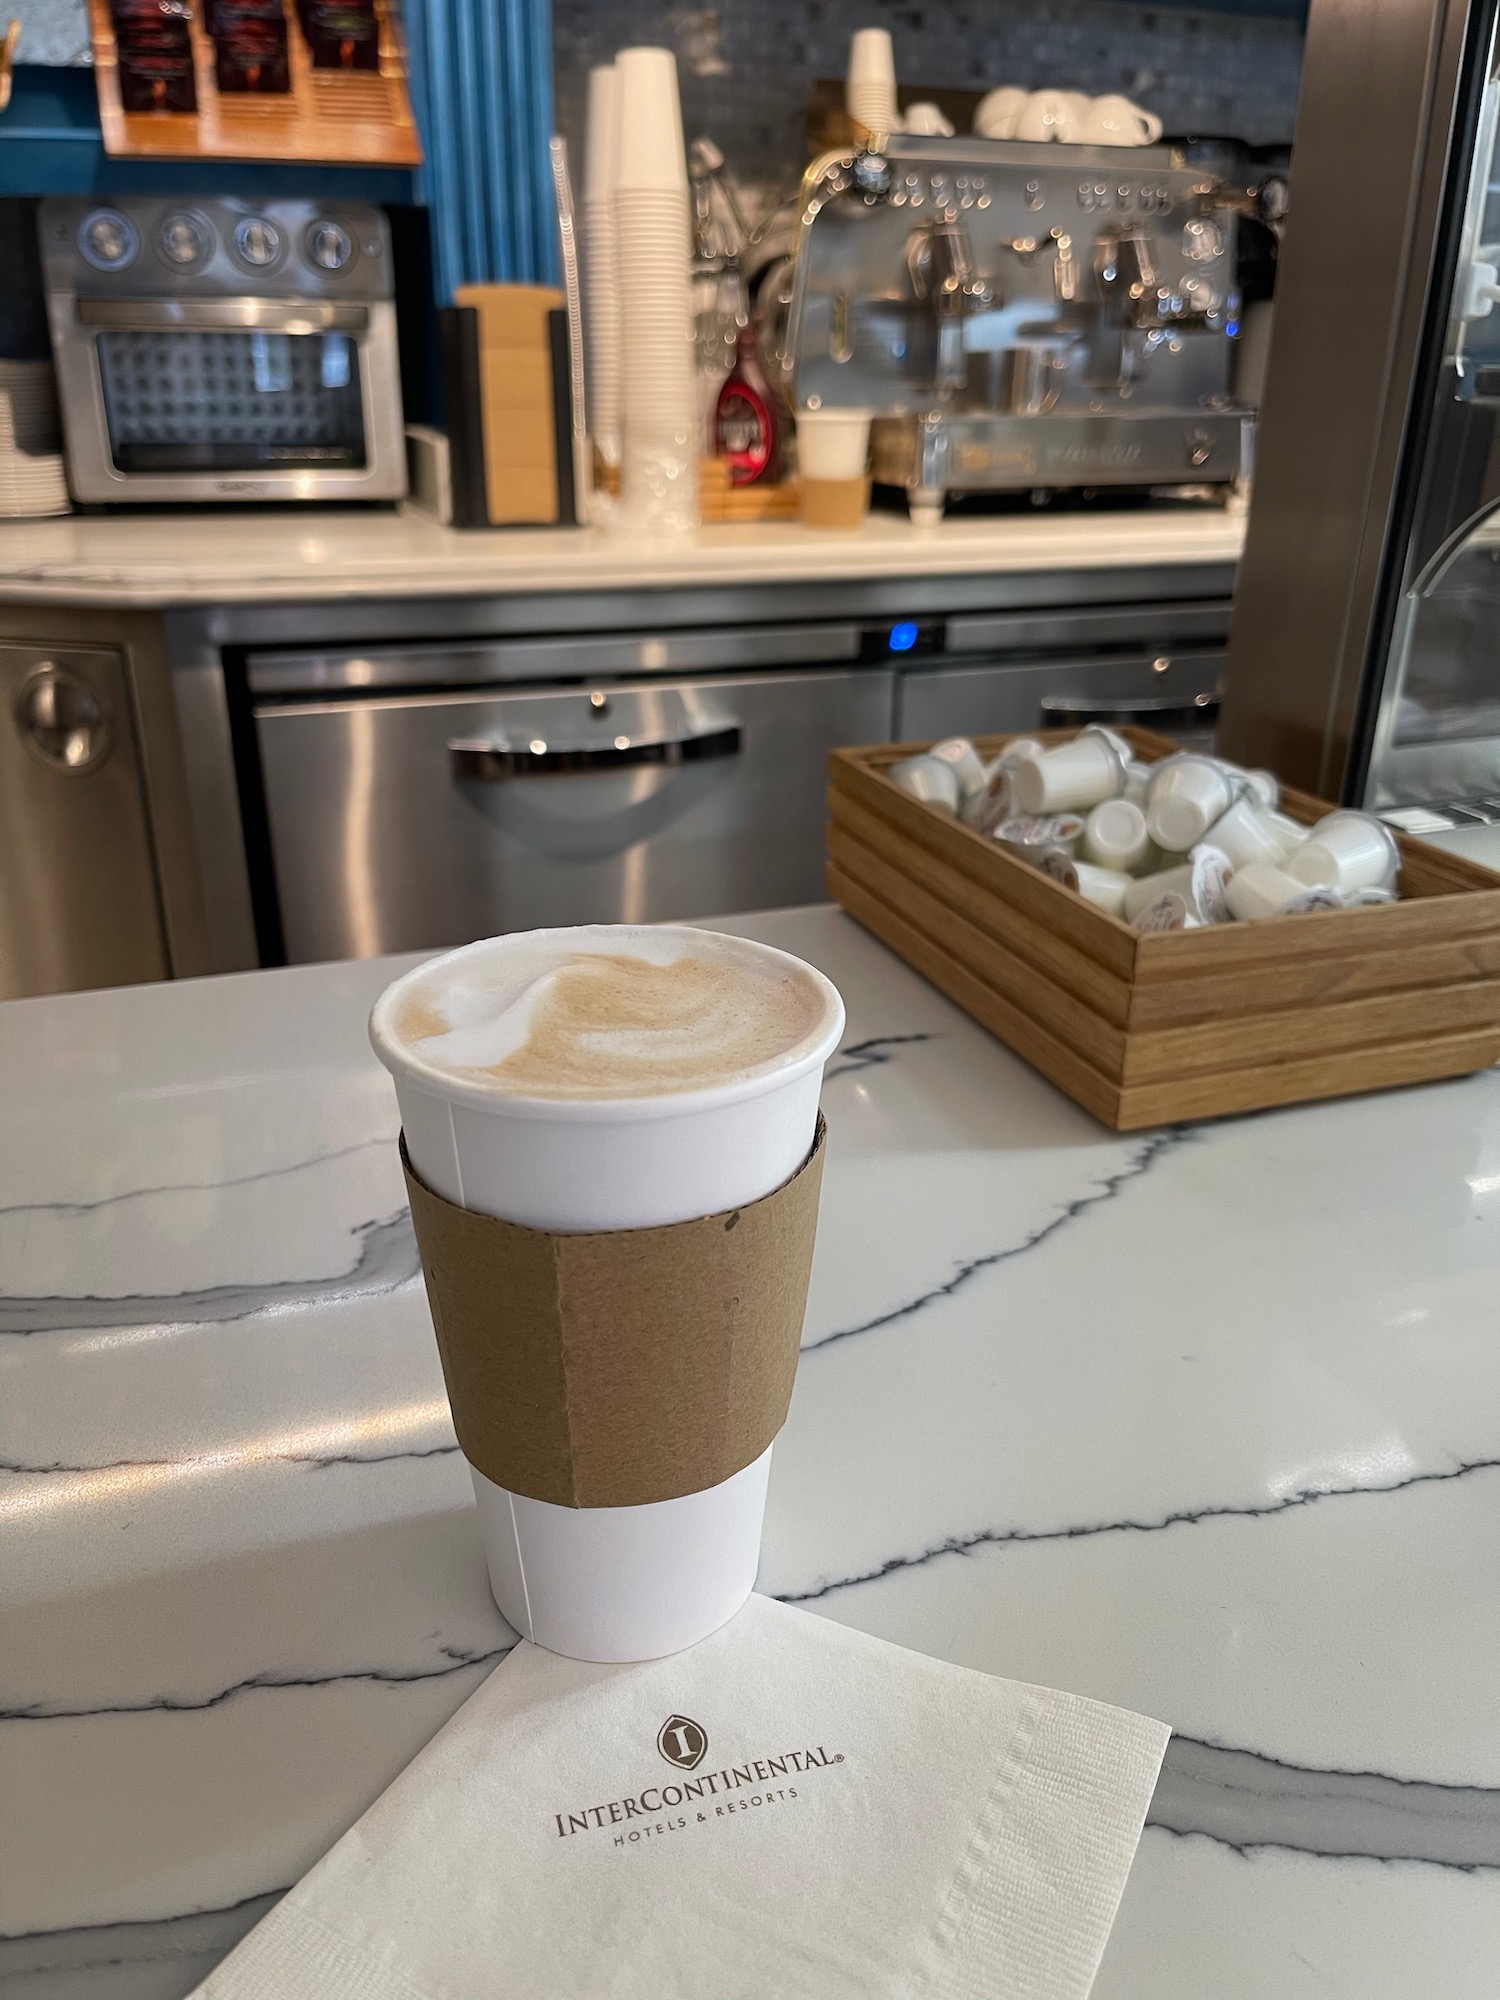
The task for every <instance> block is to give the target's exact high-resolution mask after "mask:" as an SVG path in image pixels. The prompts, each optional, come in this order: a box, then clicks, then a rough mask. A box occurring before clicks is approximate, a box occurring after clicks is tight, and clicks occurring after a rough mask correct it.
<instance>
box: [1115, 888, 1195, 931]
mask: <svg viewBox="0 0 1500 2000" xmlns="http://www.w3.org/2000/svg"><path fill="white" fill-rule="evenodd" d="M1201 921H1202V919H1201V918H1199V917H1195V916H1194V915H1193V913H1192V911H1191V910H1190V909H1189V908H1188V905H1187V898H1186V896H1183V895H1180V894H1179V893H1178V892H1177V891H1176V890H1175V889H1168V890H1166V891H1165V892H1164V893H1163V894H1162V895H1160V896H1158V897H1157V898H1156V900H1155V901H1154V902H1151V903H1148V904H1147V905H1146V907H1145V908H1144V909H1143V910H1140V911H1138V912H1137V914H1136V915H1135V916H1134V917H1133V918H1132V919H1131V922H1132V923H1133V924H1134V925H1135V928H1136V929H1137V930H1138V931H1142V932H1147V933H1150V932H1154V931H1187V930H1196V929H1197V928H1198V926H1199V924H1200V923H1201Z"/></svg>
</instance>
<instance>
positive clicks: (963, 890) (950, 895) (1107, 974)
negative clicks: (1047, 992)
mask: <svg viewBox="0 0 1500 2000" xmlns="http://www.w3.org/2000/svg"><path fill="white" fill-rule="evenodd" d="M829 804H830V806H831V809H832V815H833V817H832V819H831V821H830V824H829V840H830V843H832V842H833V841H834V840H835V839H836V838H838V837H839V836H840V835H841V834H845V835H847V836H848V837H849V838H850V839H852V840H855V841H857V842H858V843H859V844H860V846H861V847H864V848H867V849H869V850H870V851H871V852H872V853H874V854H876V855H878V856H879V857H880V858H881V859H882V860H884V861H887V862H889V863H890V864H891V866H892V867H894V868H899V869H900V870H901V872H902V874H903V875H905V876H907V877H908V878H909V879H910V881H911V882H912V883H913V884H914V885H915V886H916V887H917V888H919V889H921V890H922V891H924V892H925V893H926V894H928V895H930V896H932V897H934V898H935V899H937V900H938V901H940V902H942V903H945V904H947V905H948V907H949V908H950V909H954V910H957V911H958V913H959V914H960V916H964V917H967V918H968V919H969V921H970V922H971V923H974V924H978V925H980V926H981V927H984V926H993V927H994V928H995V930H996V933H997V935H999V934H1004V935H1005V936H1007V937H1008V938H1009V939H1010V941H1011V943H1012V946H1013V948H1014V949H1015V951H1016V952H1017V954H1018V955H1019V956H1020V957H1022V958H1024V959H1027V960H1029V961H1030V963H1031V964H1033V965H1038V966H1040V967H1041V968H1042V970H1043V971H1044V972H1046V974H1047V975H1048V977H1049V978H1051V979H1053V980H1055V981H1056V982H1057V984H1058V985H1059V986H1061V987H1062V988H1063V989H1064V990H1065V991H1066V992H1068V993H1071V994H1072V995H1073V997H1074V998H1075V999H1077V1000H1081V1001H1082V1002H1083V1004H1084V1005H1085V1006H1087V1007H1091V1008H1093V1010H1094V1012H1095V1013H1097V1014H1100V1015H1102V1016H1103V1017H1104V1019H1105V1020H1106V1021H1109V1022H1112V1023H1113V1025H1114V1026H1115V1027H1117V1028H1123V1027H1124V1026H1125V1024H1126V1021H1127V1018H1128V1017H1129V1014H1130V1011H1131V1005H1132V1002H1131V985H1130V981H1129V980H1128V979H1122V978H1121V977H1120V975H1119V974H1118V973H1115V972H1112V971H1111V970H1110V969H1109V968H1108V967H1107V966H1102V965H1100V964H1099V963H1098V961H1097V960H1096V959H1094V958H1091V957H1090V956H1089V954H1088V953H1087V952H1086V951H1082V950H1080V949H1079V947H1078V946H1077V945H1074V944H1070V943H1069V942H1068V940H1067V939H1066V938H1063V937H1059V936H1058V934H1057V933H1056V932H1055V931H1053V930H1052V929H1050V928H1049V926H1047V925H1046V924H1041V923H1038V922H1037V921H1036V919H1035V918H1033V917H1030V916H1028V915H1027V914H1026V913H1025V912H1024V911H1023V910H1021V909H1019V908H1018V907H1016V906H1015V905H1014V904H1010V903H1006V902H1003V901H1002V900H1001V899H1000V898H998V897H997V896H995V895H994V894H993V892H992V891H990V890H989V889H986V888H983V887H981V885H980V884H979V883H978V882H976V881H975V880H974V879H973V877H972V876H970V875H968V874H960V873H959V871H958V870H957V869H956V868H950V867H947V866H946V865H945V864H944V863H943V862H941V861H939V860H938V859H937V858H936V857H935V856H934V855H933V854H931V853H930V852H929V850H928V849H927V848H925V847H919V846H918V845H917V843H916V842H915V841H911V840H907V839H905V838H903V836H902V835H901V834H900V833H898V832H897V831H896V829H895V828H894V827H892V826H891V824H890V823H889V821H887V820H884V819H882V818H880V817H879V816H878V815H876V814H875V813H871V812H867V811H866V810H865V808H864V807H863V806H862V805H859V804H857V803H856V801H855V800H854V799H852V798H850V797H848V796H847V795H846V794H845V793H843V792H839V791H835V792H833V793H832V794H831V795H830V800H829Z"/></svg>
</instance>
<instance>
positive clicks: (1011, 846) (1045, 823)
mask: <svg viewBox="0 0 1500 2000" xmlns="http://www.w3.org/2000/svg"><path fill="white" fill-rule="evenodd" d="M1082 832H1083V821H1082V820H1081V819H1079V817H1078V815H1077V814H1076V813H1058V814H1054V815H1052V816H1051V817H1041V818H1038V817H1029V818H1028V817H1021V818H1016V819H1006V820H1002V821H1001V822H1000V824H999V825H998V826H997V827H996V828H995V830H994V832H993V833H992V834H991V836H990V838H991V839H992V840H993V841H994V842H995V844H996V846H997V847H1003V848H1004V849H1005V851H1006V853H1007V854H1013V855H1014V856H1015V858H1016V860H1017V861H1024V862H1025V863H1026V865H1027V867H1028V868H1040V869H1041V870H1042V872H1043V873H1044V874H1047V875H1051V876H1053V877H1054V879H1055V880H1057V881H1059V882H1063V883H1065V884H1066V885H1067V887H1068V888H1070V889H1072V888H1076V887H1077V881H1076V878H1075V876H1074V874H1073V856H1074V850H1075V849H1076V848H1077V846H1078V841H1079V837H1080V835H1081V834H1082Z"/></svg>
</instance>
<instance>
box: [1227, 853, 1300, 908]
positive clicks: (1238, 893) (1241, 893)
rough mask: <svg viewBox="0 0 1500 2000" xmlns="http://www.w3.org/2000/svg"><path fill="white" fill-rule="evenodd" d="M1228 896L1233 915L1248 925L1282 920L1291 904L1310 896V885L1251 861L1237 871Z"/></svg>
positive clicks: (1260, 862) (1271, 866)
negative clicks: (1263, 918) (1281, 917)
mask: <svg viewBox="0 0 1500 2000" xmlns="http://www.w3.org/2000/svg"><path fill="white" fill-rule="evenodd" d="M1225 893H1226V895H1227V897H1228V900H1229V908H1230V910H1231V912H1232V913H1233V914H1234V915H1235V916H1236V917H1237V918H1239V920H1240V922H1241V923H1247V922H1254V921H1255V920H1256V919H1257V918H1259V917H1279V916H1280V915H1281V913H1282V911H1283V910H1285V909H1286V907H1287V905H1288V904H1289V903H1295V902H1296V901H1297V899H1298V898H1299V897H1300V896H1303V895H1305V894H1306V893H1307V884H1306V883H1305V882H1299V881H1298V880H1297V878H1296V876H1295V875H1288V874H1287V872H1286V870H1285V869H1284V868H1277V867H1275V866H1273V865H1272V863H1270V862H1269V861H1252V862H1250V863H1248V864H1247V865H1246V866H1245V867H1244V868H1237V869H1236V870H1235V872H1234V874H1233V876H1232V877H1231V878H1230V882H1229V886H1228V888H1227V890H1226V892H1225Z"/></svg>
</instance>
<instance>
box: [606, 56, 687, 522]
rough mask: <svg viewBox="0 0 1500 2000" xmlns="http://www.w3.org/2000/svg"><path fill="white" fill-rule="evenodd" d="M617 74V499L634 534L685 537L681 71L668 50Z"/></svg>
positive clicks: (628, 62)
mask: <svg viewBox="0 0 1500 2000" xmlns="http://www.w3.org/2000/svg"><path fill="white" fill-rule="evenodd" d="M615 74H616V90H615V116H616V130H615V166H614V214H615V265H616V277H617V282H618V287H619V297H620V314H621V334H622V339H621V357H622V361H623V369H624V372H623V380H622V388H621V409H622V414H623V419H624V443H623V456H622V494H623V497H624V502H625V514H626V517H627V520H628V521H629V523H630V525H631V526H633V527H641V528H646V529H653V530H667V531H673V530H683V529H687V528H692V527H695V526H696V525H697V521H698V479H697V474H698V451H699V437H698V407H697V380H696V368H695V354H694V348H693V309H692V277H691V265H692V236H691V230H690V227H689V221H688V180H687V156H686V153H685V150H684V147H683V138H682V106H681V103H680V101H679V99H678V95H677V64H676V61H675V59H674V58H673V56H672V53H671V51H670V50H669V49H622V50H621V51H620V53H619V55H618V56H617V57H616V58H615Z"/></svg>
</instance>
